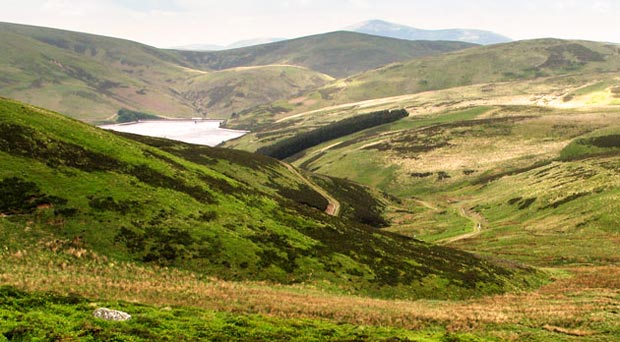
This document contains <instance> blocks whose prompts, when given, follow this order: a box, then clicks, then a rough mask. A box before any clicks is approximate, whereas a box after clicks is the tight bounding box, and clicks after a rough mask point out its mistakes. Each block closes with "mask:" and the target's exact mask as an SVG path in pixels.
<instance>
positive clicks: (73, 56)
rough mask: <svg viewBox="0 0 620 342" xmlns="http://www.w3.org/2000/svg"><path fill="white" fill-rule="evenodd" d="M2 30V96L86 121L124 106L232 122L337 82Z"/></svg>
mask: <svg viewBox="0 0 620 342" xmlns="http://www.w3.org/2000/svg"><path fill="white" fill-rule="evenodd" d="M0 32H2V34H1V35H0V45H1V46H2V50H3V53H2V54H1V55H0V72H1V73H2V76H0V95H2V96H8V97H11V98H16V99H19V100H22V101H26V102H29V103H32V104H37V105H41V106H44V107H47V108H52V109H55V110H59V111H63V112H66V113H68V114H70V115H72V116H74V117H76V118H79V119H81V120H85V121H98V120H104V119H109V118H112V117H113V115H114V114H115V113H116V112H117V111H118V110H119V109H121V108H129V109H134V110H138V111H142V112H149V113H153V114H158V115H160V116H166V117H192V116H196V115H197V114H205V115H208V116H211V117H222V118H226V117H228V116H229V115H230V114H231V113H233V112H235V111H238V110H240V109H244V108H247V107H250V106H254V105H258V104H262V103H267V102H270V101H273V100H276V99H280V98H283V97H290V96H292V95H295V94H297V93H299V92H303V91H308V90H310V89H314V88H316V87H317V86H321V85H324V84H326V83H327V81H329V80H330V78H329V77H328V76H326V75H323V74H321V73H318V72H315V71H311V70H308V69H304V68H292V67H283V66H273V67H269V68H261V69H260V70H229V71H227V72H225V73H213V74H211V73H209V72H208V71H205V70H197V69H192V68H191V66H190V65H189V64H188V63H186V62H184V61H183V59H182V58H181V57H180V56H179V55H178V54H177V53H176V52H174V51H166V50H159V49H156V48H153V47H150V46H146V45H143V44H139V43H135V42H131V41H127V40H122V39H116V38H109V37H102V36H96V35H91V34H84V33H78V32H70V31H63V30H56V29H49V28H42V27H33V26H25V25H17V24H8V23H0ZM211 80H213V82H210V81H211ZM255 89H260V90H261V92H257V91H255Z"/></svg>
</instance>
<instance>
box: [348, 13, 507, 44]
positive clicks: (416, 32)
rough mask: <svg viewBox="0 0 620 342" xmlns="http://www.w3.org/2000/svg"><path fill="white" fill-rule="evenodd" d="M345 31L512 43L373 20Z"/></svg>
mask: <svg viewBox="0 0 620 342" xmlns="http://www.w3.org/2000/svg"><path fill="white" fill-rule="evenodd" d="M345 30H348V31H353V32H359V33H366V34H372V35H375V36H383V37H390V38H399V39H407V40H453V41H461V42H467V43H474V44H482V45H489V44H497V43H506V42H510V41H512V39H510V38H508V37H505V36H502V35H500V34H497V33H494V32H490V31H484V30H476V29H458V28H457V29H442V30H424V29H419V28H415V27H411V26H406V25H401V24H395V23H391V22H388V21H385V20H380V19H373V20H367V21H364V22H361V23H357V24H354V25H351V26H348V27H347V28H345Z"/></svg>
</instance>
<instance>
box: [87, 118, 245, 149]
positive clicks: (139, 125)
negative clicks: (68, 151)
mask: <svg viewBox="0 0 620 342" xmlns="http://www.w3.org/2000/svg"><path fill="white" fill-rule="evenodd" d="M221 123H222V121H221V120H203V119H178V120H174V119H172V120H145V121H135V122H128V123H122V124H113V125H103V126H99V127H100V128H103V129H108V130H112V131H117V132H125V133H133V134H139V135H146V136H150V137H158V138H166V139H171V140H178V141H183V142H186V143H190V144H196V145H207V146H216V145H219V144H221V143H223V142H224V141H227V140H231V139H235V138H238V137H241V136H243V135H245V134H247V133H248V131H239V130H232V129H225V128H220V125H221Z"/></svg>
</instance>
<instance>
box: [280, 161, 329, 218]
mask: <svg viewBox="0 0 620 342" xmlns="http://www.w3.org/2000/svg"><path fill="white" fill-rule="evenodd" d="M280 163H281V164H282V165H283V166H284V167H286V168H287V169H289V171H291V172H292V173H294V174H295V175H297V177H299V178H301V179H302V180H303V181H304V182H305V183H306V184H307V185H308V186H309V187H311V188H312V189H313V190H314V191H316V192H318V193H319V194H320V195H321V196H323V197H324V198H325V199H326V200H327V202H328V204H327V208H325V213H326V214H327V215H331V216H338V215H339V214H340V202H338V200H337V199H335V198H334V197H333V196H332V195H330V194H329V192H327V191H326V190H325V189H323V188H321V187H320V186H318V185H316V184H315V183H313V182H312V181H310V180H309V179H308V178H306V177H305V176H304V175H302V174H301V173H300V172H299V171H298V170H297V169H296V168H295V167H293V166H292V165H290V164H288V163H285V162H280Z"/></svg>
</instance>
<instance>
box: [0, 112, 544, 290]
mask: <svg viewBox="0 0 620 342" xmlns="http://www.w3.org/2000/svg"><path fill="white" fill-rule="evenodd" d="M1 108H2V110H1V113H2V116H1V118H2V119H1V121H0V128H1V129H2V134H1V135H0V137H1V138H0V149H1V154H0V156H2V163H3V165H5V167H4V168H3V169H2V171H1V173H0V178H1V179H2V181H1V186H0V189H1V191H2V196H1V198H3V202H2V207H1V211H2V213H3V216H4V217H3V218H2V219H1V222H2V227H3V230H2V236H3V237H2V240H3V241H5V246H6V247H7V248H9V249H10V250H13V251H17V250H22V249H25V250H29V249H31V248H33V246H45V245H50V246H56V247H55V248H56V249H58V250H63V249H66V248H74V249H81V250H84V253H94V254H93V255H95V254H96V255H99V256H102V257H106V258H110V260H118V261H132V262H138V263H149V264H155V265H160V266H173V267H178V268H181V269H185V270H190V271H194V272H197V273H198V274H204V275H209V276H212V277H218V278H223V279H233V280H265V281H270V282H275V283H285V284H295V283H305V284H314V285H316V286H319V287H322V288H333V289H336V290H337V291H351V292H354V293H360V294H367V295H373V296H386V297H409V298H411V297H414V298H415V297H434V298H440V297H446V296H448V297H467V296H472V295H481V294H485V293H496V292H501V291H505V290H506V289H509V288H515V287H521V286H524V285H526V284H527V282H528V280H527V279H528V278H529V277H532V275H533V273H532V272H533V271H532V270H530V269H527V268H519V267H508V266H500V265H499V264H497V263H494V262H491V261H489V260H484V259H479V258H477V257H475V256H473V255H470V254H467V253H464V252H459V251H456V250H452V249H449V248H445V247H436V246H432V245H428V244H425V243H423V242H419V241H416V240H412V239H410V238H406V237H403V236H399V235H394V234H391V233H387V232H383V231H380V230H377V229H376V228H372V227H370V226H366V225H362V224H359V223H356V222H355V221H353V220H346V219H344V220H343V219H339V218H335V217H331V216H328V215H326V214H324V213H322V212H321V211H322V210H323V209H325V207H326V205H327V201H326V200H325V198H324V197H323V196H322V195H320V194H319V193H318V192H316V191H315V190H313V188H312V187H311V186H310V185H309V184H311V183H309V182H310V181H309V180H308V179H307V178H303V177H301V176H300V175H299V173H296V172H291V171H290V170H289V169H288V168H287V167H286V166H285V165H283V164H281V163H279V162H277V161H275V160H272V159H268V158H265V157H259V156H253V155H250V154H248V153H245V152H239V151H231V150H220V149H212V148H206V147H198V146H194V145H187V144H180V143H172V142H169V141H166V140H160V139H147V138H140V140H141V141H143V142H146V143H148V144H149V145H153V146H149V145H147V144H143V143H138V142H136V141H133V140H128V139H127V138H123V137H119V136H115V135H113V134H111V133H109V132H106V131H102V130H99V129H96V128H91V127H89V126H86V125H85V124H81V123H79V122H76V121H73V120H71V119H68V118H65V117H62V116H60V115H58V114H54V113H51V112H48V111H45V110H41V109H37V108H33V107H29V106H26V105H23V104H20V103H17V102H13V101H9V100H3V101H2V107H1ZM157 146H158V147H159V148H158V147H157ZM315 188H316V187H315ZM358 191H361V192H364V189H363V188H361V189H358ZM340 198H341V199H342V201H343V202H344V201H345V200H346V198H345V196H340ZM375 201H376V200H375ZM351 207H352V208H353V209H354V211H353V214H351V216H350V217H352V218H356V217H358V216H356V215H355V214H354V212H355V206H351ZM378 214H380V213H378ZM366 219H367V218H366ZM375 222H377V220H375ZM24 230H26V231H30V232H31V233H29V234H23V231H24ZM413 285H415V286H413Z"/></svg>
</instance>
